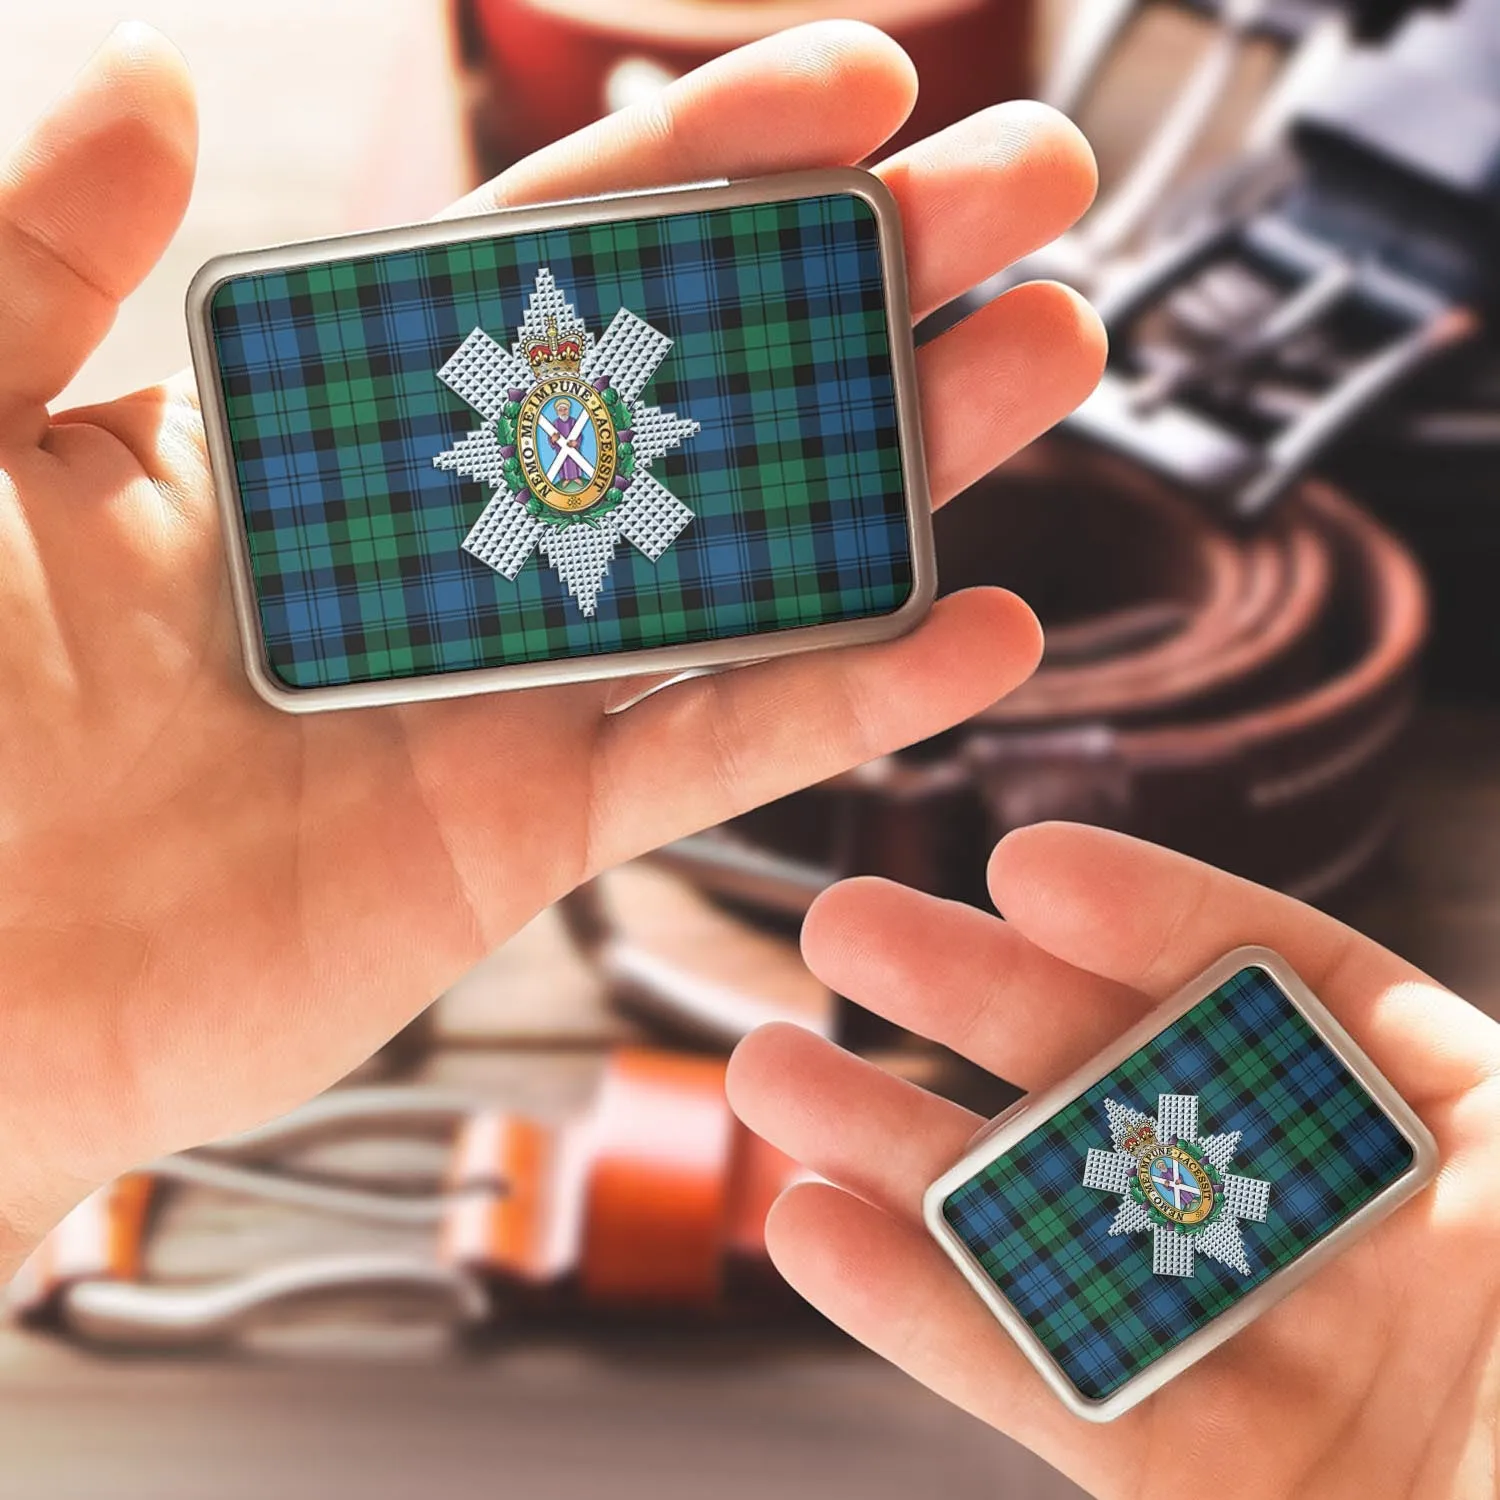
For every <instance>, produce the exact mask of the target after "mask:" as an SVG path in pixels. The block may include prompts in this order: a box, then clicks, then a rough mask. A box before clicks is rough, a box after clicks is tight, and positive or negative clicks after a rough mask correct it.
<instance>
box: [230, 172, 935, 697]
mask: <svg viewBox="0 0 1500 1500" xmlns="http://www.w3.org/2000/svg"><path fill="white" fill-rule="evenodd" d="M543 266H547V267H550V268H551V270H552V272H553V275H554V276H555V277H556V279H557V282H558V285H559V286H560V287H561V288H562V289H563V290H564V291H565V293H566V294H567V296H568V298H569V300H570V301H571V302H572V303H573V305H574V306H575V307H576V308H577V310H578V313H579V315H580V316H581V317H582V318H583V319H584V320H585V321H586V323H587V324H588V326H589V328H590V329H591V330H592V331H593V332H594V333H595V334H596V335H599V334H602V332H603V330H604V329H605V328H606V327H607V326H608V324H609V322H610V321H611V319H612V318H613V317H614V315H615V313H616V312H617V311H618V310H619V309H620V308H621V307H626V308H629V309H630V311H631V312H633V313H635V314H636V315H637V316H639V317H641V318H643V319H645V320H646V321H647V322H648V323H651V324H653V325H654V326H656V327H658V328H660V329H662V330H663V331H664V332H666V333H668V334H669V335H670V336H671V337H672V338H673V339H674V340H675V344H674V347H673V348H672V350H671V352H670V353H669V354H668V356H667V358H666V361H665V362H664V364H663V365H662V366H661V368H660V370H659V371H658V372H657V375H656V377H655V378H654V379H653V380H652V382H651V384H650V385H649V386H648V387H647V388H646V390H645V392H644V393H643V399H644V400H646V401H648V402H650V403H651V404H653V405H659V406H662V407H665V408H666V409H668V410H671V411H676V412H678V413H679V414H680V415H681V416H683V417H687V418H691V419H693V420H695V421H697V422H699V423H701V424H702V431H701V432H700V433H699V434H698V435H697V437H695V438H694V440H693V442H692V443H691V444H690V445H688V447H687V448H686V449H683V450H680V451H678V452H674V453H672V454H670V455H668V456H667V457H665V458H663V459H660V460H658V461H657V464H656V467H655V472H656V473H657V476H658V477H659V478H660V479H661V480H662V481H663V482H664V483H665V484H667V485H668V487H669V488H670V489H671V490H672V491H673V492H674V493H676V494H677V495H679V496H681V497H682V499H683V500H684V501H685V502H686V504H687V505H688V506H689V507H690V508H691V509H692V511H693V512H694V519H693V521H692V523H691V524H690V525H689V526H688V527H687V529H686V530H685V531H684V532H683V533H682V535H681V536H680V537H679V538H678V539H677V541H676V542H675V543H674V545H673V546H672V547H671V548H669V549H668V550H667V552H666V553H665V554H664V555H663V556H662V557H661V558H660V559H659V561H657V562H655V563H653V562H651V561H650V560H649V559H648V558H647V557H645V556H643V555H641V554H640V553H638V552H636V551H635V550H634V549H622V551H621V552H620V554H619V555H618V556H617V557H616V558H615V561H614V563H613V565H612V567H611V570H610V576H609V579H608V581H607V582H606V584H605V586H604V589H603V591H602V592H601V595H600V600H599V610H598V614H597V615H596V616H594V617H593V618H591V619H590V618H584V617H581V616H580V614H579V611H578V609H577V606H576V605H575V604H574V603H573V601H572V600H571V599H569V598H568V596H567V593H566V591H565V589H564V587H563V585H562V584H561V582H560V581H559V580H558V578H557V576H556V575H555V573H553V571H552V570H551V569H550V568H548V567H546V566H545V565H542V564H540V563H538V562H537V561H536V560H535V559H533V560H532V561H531V562H529V563H528V564H527V565H526V566H525V567H524V568H522V569H521V571H520V573H519V575H518V576H517V578H516V579H515V580H514V581H513V582H512V581H509V580H507V579H505V578H504V577H502V576H501V575H500V574H498V573H496V572H495V571H494V570H492V569H491V568H488V567H486V566H484V564H482V563H480V562H479V561H477V560H476V559H475V558H473V557H471V556H469V555H468V554H466V553H465V552H463V551H462V549H461V544H462V542H463V538H464V536H465V534H466V533H467V532H468V530H469V527H470V526H471V525H473V523H474V520H475V518H476V517H477V516H478V515H479V514H480V512H481V511H482V510H483V509H484V507H485V505H486V504H487V503H488V501H489V499H490V496H491V491H490V490H489V489H487V488H486V487H484V486H482V485H480V484H476V483H473V482H469V481H466V480H462V479H459V478H457V477H456V476H455V475H453V474H450V473H447V472H444V471H442V470H439V469H435V468H434V467H433V462H432V460H433V456H434V455H435V454H437V453H439V452H441V451H442V450H443V449H444V448H447V447H449V446H451V445H452V444H453V443H454V442H455V441H456V440H458V439H459V438H461V437H462V436H463V435H464V434H465V432H467V431H469V430H470V429H471V428H473V427H474V426H475V425H477V422H478V417H477V415H476V413H474V412H473V411H472V410H471V409H470V408H469V407H467V406H466V405H465V403H464V402H463V401H462V400H460V399H459V397H458V396H456V395H455V394H453V392H451V391H449V390H448V389H447V388H446V387H445V386H444V385H443V384H442V383H441V382H440V381H439V380H438V378H437V371H438V370H439V368H440V367H441V366H442V365H443V364H444V362H445V361H446V360H447V359H448V358H449V357H450V356H451V355H452V354H453V352H454V351H455V350H456V349H457V348H458V347H459V345H460V344H461V343H462V342H463V340H464V339H465V338H466V337H467V336H468V334H469V332H470V330H471V329H473V328H475V327H482V328H484V329H485V330H486V331H487V332H488V333H490V334H491V335H493V336H494V337H495V338H496V339H497V340H498V341H500V342H501V343H503V344H506V345H507V346H508V345H509V343H510V341H511V340H512V339H513V338H514V337H515V328H516V326H517V325H518V324H519V323H520V322H521V319H522V315H523V312H524V307H525V301H526V297H527V296H528V294H529V293H530V291H531V288H532V286H533V284H534V283H535V279H536V273H537V271H538V269H539V268H540V267H543ZM211 318H212V325H213V332H214V338H215V342H216V347H217V352H218V359H219V366H220V378H221V383H222V390H223V397H224V403H225V409H226V416H227V421H228V430H229V435H230V442H231V447H232V451H233V456H234V462H235V469H236V473H237V476H238V482H239V492H240V493H239V499H240V508H241V512H242V514H243V517H244V524H245V528H246V533H247V536H248V540H249V554H250V562H251V571H252V574H253V577H254V582H255V592H256V598H257V604H258V608H259V613H260V619H261V625H262V631H263V635H264V639H265V643H266V649H267V655H268V659H269V665H270V666H271V668H272V670H273V671H274V672H275V673H276V675H277V676H278V677H279V678H280V679H281V680H282V681H284V682H285V683H287V684H288V685H289V686H292V687H321V686H327V685H331V684H341V683H350V682H368V681H380V680H386V679H390V678H397V677H407V676H413V675H426V674H430V673H439V672H454V671H464V670H468V669H471V668H478V667H491V666H502V665H509V664H513V663H518V662H532V661H541V660H552V659H558V658H568V657H576V656H580V655H588V654H593V653H600V652H617V651H627V650H633V649H638V648H643V647H653V646H666V645H676V644H680V643H684V642H693V641H708V640H717V639H723V638H726V637H733V636H742V635H749V634H753V633H760V632H765V631H775V630H786V629H792V628H795V627H798V626H807V625H822V624H828V623H831V622H834V621H840V620H852V619H861V618H866V617H870V616H876V615H883V614H888V613H890V612H892V611H894V610H895V609H897V608H899V606H900V605H901V604H902V603H903V602H904V601H905V599H906V598H907V597H908V595H909V594H910V591H911V586H912V575H911V556H910V538H909V535H908V527H907V524H906V514H905V495H904V486H903V482H902V475H901V453H900V443H899V438H898V433H897V424H896V405H895V389H894V381H893V377H892V369H891V357H890V344H889V330H888V328H887V325H886V317H885V302H884V288H883V278H882V268H881V262H880V248H879V240H878V234H877V228H876V223H875V219H874V214H873V211H872V210H871V209H870V208H869V206H868V205H867V204H866V203H864V202H863V200H861V199H859V198H857V197H854V196H852V195H848V194H834V195H830V196H827V197H822V198H814V199H800V200H795V201H792V202H787V203H776V204H763V205H756V206H752V207H747V208H738V209H721V210H713V211H710V212H695V213H682V214H673V215H668V216H665V217H661V218H652V219H637V220H630V221H627V222H623V223H616V224H599V225H589V226H581V227H576V228H569V229H556V230H550V231H547V232H544V233H533V234H520V235H512V236H506V237H503V238H496V239H488V240H476V241H469V242H467V243H462V244H450V245H437V246H430V247H427V248H424V249H418V250H412V251H401V252H392V253H385V254H380V255H374V256H366V257H363V258H360V259H352V260H344V261H334V262H328V263H324V264H319V265H312V266H305V267H299V268H294V269H290V270H281V271H271V272H262V273H257V274H253V275H245V276H239V277H234V278H231V279H230V280H228V281H226V282H225V283H224V284H223V285H222V286H221V287H219V288H218V290H217V291H216V292H215V293H214V296H213V300H212V305H211Z"/></svg>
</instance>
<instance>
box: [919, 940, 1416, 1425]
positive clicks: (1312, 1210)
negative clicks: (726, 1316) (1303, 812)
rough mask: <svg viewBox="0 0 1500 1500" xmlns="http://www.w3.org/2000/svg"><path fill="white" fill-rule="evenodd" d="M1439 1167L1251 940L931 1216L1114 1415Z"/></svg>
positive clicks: (1010, 1137) (1050, 1371) (1001, 1300)
mask: <svg viewBox="0 0 1500 1500" xmlns="http://www.w3.org/2000/svg"><path fill="white" fill-rule="evenodd" d="M1292 1077H1295V1079H1296V1082H1295V1083H1293V1082H1291V1081H1290V1080H1291V1078H1292ZM1268 1080H1269V1082H1268ZM1436 1170H1437V1148H1436V1145H1435V1144H1434V1142H1433V1139H1432V1137H1431V1135H1430V1134H1429V1132H1428V1131H1427V1129H1426V1127H1425V1126H1424V1125H1423V1124H1422V1123H1421V1121H1420V1120H1419V1119H1418V1118H1417V1116H1416V1114H1415V1112H1414V1111H1413V1110H1412V1109H1411V1107H1410V1106H1409V1105H1407V1104H1406V1103H1405V1101H1404V1100H1402V1098H1401V1096H1400V1095H1399V1094H1398V1093H1397V1092H1396V1091H1395V1089H1394V1088H1393V1087H1392V1086H1391V1084H1390V1083H1389V1082H1388V1081H1387V1080H1386V1079H1385V1078H1384V1077H1383V1076H1382V1075H1381V1074H1380V1073H1379V1072H1378V1071H1377V1069H1376V1068H1375V1066H1374V1064H1373V1063H1371V1061H1370V1060H1369V1058H1367V1057H1366V1056H1365V1055H1364V1053H1363V1052H1362V1051H1360V1049H1359V1048H1358V1047H1357V1046H1356V1045H1355V1043H1354V1042H1353V1041H1352V1039H1351V1038H1350V1037H1349V1036H1348V1034H1347V1033H1346V1032H1345V1031H1344V1030H1343V1028H1342V1027H1341V1026H1339V1024H1338V1023H1337V1022H1336V1021H1335V1020H1334V1019H1333V1017H1332V1016H1331V1015H1330V1014H1329V1012H1328V1011H1327V1009H1326V1008H1325V1007H1324V1006H1323V1005H1322V1004H1321V1003H1320V1002H1319V1001H1318V1000H1317V998H1316V997H1315V996H1314V995H1313V994H1312V993H1311V992H1310V991H1309V990H1308V989H1307V987H1306V986H1305V985H1304V984H1303V983H1302V981H1301V980H1300V979H1299V978H1298V977H1297V975H1296V973H1295V972H1294V971H1293V970H1292V969H1291V967H1290V966H1289V965H1288V964H1287V963H1286V961H1285V960H1284V959H1282V958H1280V957H1279V956H1278V955H1277V954H1275V953H1272V952H1271V951H1270V950H1268V949H1265V948H1240V949H1236V950H1235V951H1234V952H1232V953H1229V954H1226V955H1225V956H1224V957H1223V958H1222V959H1220V960H1219V961H1218V963H1216V964H1214V965H1213V966H1212V967H1211V968H1210V969H1209V970H1208V971H1207V972H1206V973H1204V974H1202V975H1200V976H1199V977H1198V978H1197V979H1196V980H1194V981H1193V982H1192V983H1191V984H1189V985H1187V986H1186V987H1185V988H1184V989H1183V990H1181V991H1180V992H1179V993H1178V994H1177V995H1176V996H1174V997H1173V999H1171V1000H1169V1001H1168V1002H1166V1004H1165V1005H1163V1006H1161V1007H1160V1008H1159V1009H1158V1010H1157V1011H1155V1012H1154V1013H1153V1014H1152V1015H1149V1016H1147V1017H1146V1018H1145V1019H1144V1020H1142V1021H1141V1022H1140V1024H1138V1025H1137V1026H1135V1027H1133V1028H1132V1029H1131V1030H1130V1031H1129V1032H1127V1033H1126V1034H1125V1036H1123V1037H1122V1038H1120V1040H1119V1041H1118V1042H1116V1043H1115V1045H1114V1046H1112V1047H1110V1048H1107V1049H1106V1050H1105V1051H1104V1052H1102V1053H1100V1054H1099V1055H1098V1056H1096V1057H1095V1058H1093V1059H1092V1060H1091V1061H1090V1062H1088V1063H1086V1064H1084V1065H1083V1066H1082V1067H1081V1068H1080V1069H1078V1070H1077V1072H1075V1073H1074V1074H1073V1075H1072V1076H1071V1077H1069V1078H1066V1079H1064V1080H1063V1081H1062V1082H1061V1083H1059V1084H1057V1085H1056V1086H1054V1087H1053V1088H1051V1089H1048V1090H1046V1091H1045V1092H1043V1093H1041V1094H1039V1095H1036V1096H1034V1097H1028V1098H1027V1099H1025V1100H1023V1101H1021V1102H1020V1103H1019V1104H1018V1105H1016V1106H1013V1109H1012V1110H1011V1111H1008V1112H1007V1113H1006V1114H1005V1115H1004V1116H1002V1117H1001V1118H1000V1119H998V1120H997V1121H995V1122H993V1123H992V1125H991V1126H990V1127H988V1128H986V1129H984V1130H982V1131H981V1132H980V1133H979V1134H978V1135H977V1136H976V1137H975V1138H974V1139H973V1140H972V1141H971V1142H970V1145H969V1147H968V1149H967V1150H966V1151H965V1154H964V1155H963V1156H962V1157H961V1158H960V1160H959V1161H958V1162H957V1163H956V1164H955V1165H954V1166H953V1167H952V1168H951V1169H950V1170H949V1171H947V1172H945V1173H944V1174H943V1175H942V1176H941V1177H939V1178H938V1179H937V1181H936V1182H934V1183H933V1184H932V1186H931V1187H930V1188H929V1189H928V1190H927V1193H926V1196H925V1199H924V1204H923V1213H924V1218H925V1220H926V1223H927V1227H928V1229H929V1231H930V1232H931V1234H932V1235H933V1237H934V1238H935V1239H936V1240H937V1242H938V1243H939V1245H941V1246H942V1248H943V1250H944V1251H945V1252H946V1253H947V1254H948V1256H949V1257H950V1258H951V1259H952V1260H953V1261H954V1262H955V1264H956V1265H957V1266H958V1268H959V1270H960V1271H962V1272H963V1274H964V1276H965V1278H966V1279H967V1280H968V1281H969V1283H970V1284H971V1285H972V1286H973V1288H974V1289H975V1291H976V1292H977V1293H978V1294H979V1296H980V1297H981V1298H982V1300H983V1301H984V1303H985V1305H986V1306H987V1307H988V1308H989V1309H990V1311H991V1312H992V1313H993V1314H994V1315H995V1317H996V1318H997V1319H998V1320H999V1322H1000V1323H1001V1324H1002V1326H1003V1327H1004V1328H1005V1329H1006V1331H1007V1332H1008V1333H1010V1335H1011V1336H1012V1337H1013V1338H1014V1339H1015V1341H1016V1342H1017V1344H1018V1345H1019V1346H1020V1348H1021V1351H1022V1352H1023V1353H1024V1354H1025V1355H1026V1357H1027V1358H1028V1359H1029V1360H1030V1361H1031V1363H1032V1364H1033V1365H1035V1366H1036V1368H1037V1369H1038V1371H1039V1372H1040V1373H1041V1375H1042V1376H1043V1378H1044V1379H1045V1380H1046V1381H1047V1383H1048V1385H1049V1386H1051V1388H1052V1389H1053V1391H1054V1392H1055V1393H1056V1394H1057V1395H1058V1396H1059V1397H1060V1398H1061V1399H1062V1401H1063V1402H1064V1403H1065V1404H1066V1405H1067V1406H1068V1407H1069V1408H1070V1410H1072V1411H1073V1412H1074V1413H1075V1414H1077V1415H1078V1416H1081V1417H1084V1418H1086V1419H1088V1420H1091V1421H1096V1422H1103V1421H1110V1420H1112V1419H1113V1418H1115V1417H1117V1416H1119V1415H1120V1414H1121V1413H1123V1412H1125V1411H1127V1410H1128V1409H1129V1408H1130V1407H1132V1406H1134V1405H1135V1404H1136V1403H1137V1402H1139V1401H1141V1400H1142V1399H1143V1398H1144V1397H1146V1396H1147V1395H1149V1394H1150V1393H1151V1392H1152V1391H1154V1390H1156V1389H1158V1388H1159V1387H1160V1386H1162V1385H1163V1384H1165V1383H1166V1382H1167V1381H1168V1380H1170V1379H1172V1378H1173V1377H1174V1376H1175V1375H1177V1374H1179V1373H1181V1372H1182V1371H1183V1370H1185V1369H1186V1368H1187V1367H1188V1366H1189V1365H1191V1364H1193V1363H1194V1362H1195V1361H1196V1360H1198V1359H1201V1358H1202V1357H1203V1356H1204V1355H1205V1354H1207V1353H1208V1352H1209V1351H1210V1350H1211V1349H1213V1348H1215V1347H1216V1346H1217V1345H1218V1344H1220V1343H1222V1342H1223V1341H1224V1340H1225V1339H1227V1338H1229V1337H1230V1336H1231V1335H1232V1334H1234V1333H1235V1332H1237V1331H1238V1330H1239V1329H1241V1328H1243V1327H1244V1326H1245V1325H1246V1324H1248V1323H1249V1322H1251V1321H1252V1320H1253V1319H1254V1318H1256V1317H1257V1316H1259V1315H1260V1313H1262V1312H1263V1311H1265V1310H1266V1309H1267V1308H1269V1307H1270V1306H1271V1305H1273V1304H1274V1303H1275V1302H1277V1301H1279V1300H1280V1299H1281V1298H1282V1297H1283V1296H1285V1295H1286V1294H1287V1293H1288V1292H1290V1291H1291V1290H1292V1289H1293V1288H1294V1287H1295V1286H1296V1285H1298V1284H1299V1283H1300V1282H1302V1281H1303V1280H1305V1279H1306V1278H1307V1277H1308V1276H1309V1275H1311V1274H1312V1273H1313V1272H1314V1271H1315V1270H1316V1269H1317V1267H1318V1266H1319V1265H1321V1264H1322V1263H1323V1262H1324V1261H1326V1260H1327V1259H1329V1258H1331V1257H1332V1256H1333V1255H1335V1254H1337V1253H1338V1251H1339V1250H1340V1249H1341V1248H1342V1247H1343V1246H1344V1245H1346V1244H1347V1243H1348V1242H1349V1241H1350V1240H1352V1239H1353V1238H1355V1237H1357V1236H1358V1235H1359V1234H1361V1233H1363V1232H1364V1231H1366V1230H1368V1229H1369V1228H1370V1227H1371V1226H1372V1225H1374V1224H1375V1223H1376V1222H1377V1221H1378V1220H1380V1219H1382V1218H1384V1217H1385V1216H1386V1215H1387V1214H1389V1213H1391V1212H1393V1211H1394V1210H1395V1209H1396V1208H1397V1207H1398V1206H1399V1205H1400V1204H1402V1203H1404V1202H1405V1201H1406V1200H1407V1199H1409V1198H1411V1197H1412V1196H1413V1195H1415V1194H1416V1193H1417V1192H1419V1191H1421V1189H1422V1188H1423V1187H1424V1186H1425V1185H1426V1184H1427V1183H1428V1182H1429V1181H1431V1179H1432V1177H1433V1176H1434V1175H1435V1173H1436Z"/></svg>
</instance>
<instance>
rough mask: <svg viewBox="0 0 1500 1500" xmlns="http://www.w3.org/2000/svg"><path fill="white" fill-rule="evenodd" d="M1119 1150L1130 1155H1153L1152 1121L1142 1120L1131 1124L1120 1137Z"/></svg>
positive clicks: (1153, 1131) (1154, 1131)
mask: <svg viewBox="0 0 1500 1500" xmlns="http://www.w3.org/2000/svg"><path fill="white" fill-rule="evenodd" d="M1120 1150H1121V1151H1128V1152H1129V1153H1130V1154H1131V1155H1132V1156H1141V1157H1147V1156H1154V1155H1155V1154H1156V1150H1157V1146H1156V1125H1155V1122H1154V1121H1151V1120H1142V1121H1141V1122H1140V1123H1139V1124H1138V1125H1135V1126H1132V1127H1131V1129H1129V1130H1127V1131H1126V1132H1125V1134H1124V1135H1123V1136H1122V1137H1121V1138H1120Z"/></svg>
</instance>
